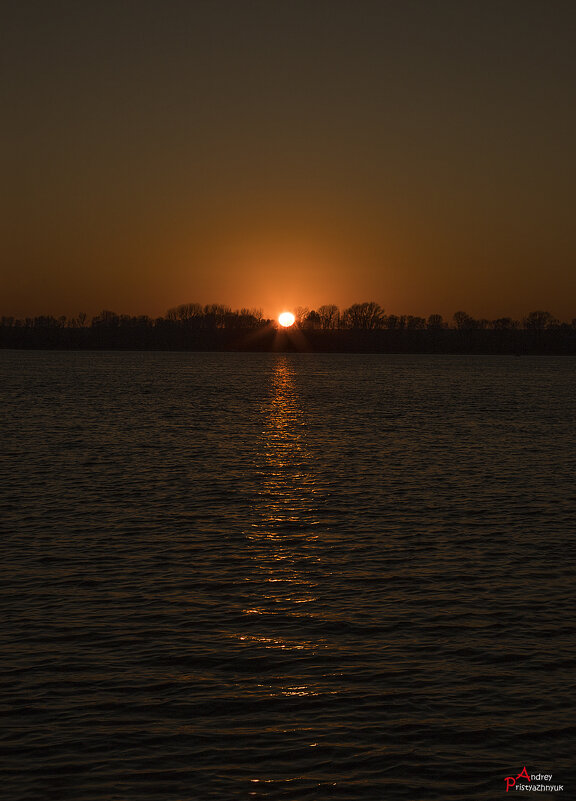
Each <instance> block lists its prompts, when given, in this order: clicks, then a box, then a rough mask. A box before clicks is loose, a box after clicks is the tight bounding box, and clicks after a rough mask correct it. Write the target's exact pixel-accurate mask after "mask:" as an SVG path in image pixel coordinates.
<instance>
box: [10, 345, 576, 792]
mask: <svg viewBox="0 0 576 801" xmlns="http://www.w3.org/2000/svg"><path fill="white" fill-rule="evenodd" d="M575 367H576V361H575V360H574V359H572V358H544V357H535V358H521V359H517V358H512V357H481V356H475V357H463V356H458V357H454V356H452V357H450V356H446V357H444V356H426V357H424V356H380V355H368V356H366V355H314V354H302V355H282V354H279V355H263V354H226V353H224V354H196V353H190V354H188V353H186V354H174V353H47V352H2V353H0V379H1V390H0V391H1V392H2V396H3V411H4V415H3V417H4V421H5V428H6V431H5V434H4V437H3V449H2V456H1V465H2V467H1V470H0V480H1V493H2V527H3V529H4V531H5V533H4V535H3V538H2V541H1V548H2V574H3V581H2V585H1V595H2V606H3V609H4V623H3V626H2V628H1V630H0V637H1V640H2V646H3V667H2V673H1V683H2V713H3V727H2V734H1V745H2V750H3V753H4V763H3V768H2V782H1V784H0V787H1V790H0V794H4V795H2V797H6V798H7V799H8V798H9V799H11V800H12V801H24V800H26V801H28V799H30V801H32V799H34V800H36V799H38V800H39V801H44V800H45V799H55V800H56V801H61V800H62V801H64V800H66V799H69V800H70V801H133V800H134V801H135V800H136V799H138V800H139V801H140V800H142V801H204V800H206V801H212V799H214V800H216V799H218V801H220V800H221V801H237V799H247V800H248V801H249V800H250V799H289V800H290V801H292V800H293V799H294V800H295V801H296V800H297V799H313V800H314V801H327V800H328V799H339V801H366V800H368V799H369V800H370V801H384V799H406V800H407V801H418V799H469V798H474V799H476V798H478V799H495V798H500V797H502V798H503V797H505V782H504V777H506V776H510V775H513V776H515V775H516V774H518V773H519V772H520V771H521V769H522V767H523V766H524V765H526V766H527V768H528V772H529V773H535V774H536V773H539V772H542V773H547V774H553V782H552V783H558V784H563V785H564V788H565V789H564V792H563V793H552V794H547V793H540V795H538V796H537V797H539V798H552V797H554V798H557V799H558V798H560V799H565V801H567V799H569V798H576V776H575V775H574V767H575V763H576V758H575V744H576V736H575V735H576V713H575V705H574V700H575V694H576V693H575V684H576V640H575V637H574V610H575V602H574V588H575V578H576V570H575V561H576V547H575V542H574V534H575V530H576V513H575V510H576V490H575V481H574V477H575V475H576V447H575V445H576V442H575V436H574V430H575V429H574V422H575V417H576V374H575ZM518 795H519V793H518V792H516V793H515V797H518ZM529 796H532V793H530V794H529ZM508 797H511V796H508Z"/></svg>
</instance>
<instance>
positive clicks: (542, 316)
mask: <svg viewBox="0 0 576 801" xmlns="http://www.w3.org/2000/svg"><path fill="white" fill-rule="evenodd" d="M523 322H524V328H526V330H527V331H544V330H545V329H546V328H548V327H549V326H551V325H553V324H554V323H555V322H557V321H556V320H555V318H554V317H553V316H552V315H551V314H550V312H547V311H533V312H530V314H528V315H527V316H526V317H525V318H524V320H523Z"/></svg>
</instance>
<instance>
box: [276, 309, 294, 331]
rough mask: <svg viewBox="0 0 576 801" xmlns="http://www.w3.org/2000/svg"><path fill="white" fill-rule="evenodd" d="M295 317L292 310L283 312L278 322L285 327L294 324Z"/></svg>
mask: <svg viewBox="0 0 576 801" xmlns="http://www.w3.org/2000/svg"><path fill="white" fill-rule="evenodd" d="M295 319H296V318H295V317H294V315H293V314H292V312H282V314H280V315H279V316H278V322H279V323H280V325H281V326H282V327H283V328H288V327H289V326H291V325H294V320H295Z"/></svg>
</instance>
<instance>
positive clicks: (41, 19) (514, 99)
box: [0, 0, 576, 321]
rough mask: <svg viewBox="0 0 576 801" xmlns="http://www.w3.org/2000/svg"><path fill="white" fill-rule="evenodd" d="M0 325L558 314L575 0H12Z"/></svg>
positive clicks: (566, 293) (568, 281)
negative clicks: (340, 312) (216, 308)
mask: <svg viewBox="0 0 576 801" xmlns="http://www.w3.org/2000/svg"><path fill="white" fill-rule="evenodd" d="M2 17H3V19H2V22H1V25H0V68H1V69H0V91H1V97H2V105H3V108H4V109H5V112H6V113H5V114H4V115H3V117H4V119H3V123H2V133H1V137H2V147H1V151H2V155H1V156H0V158H1V160H2V174H3V176H4V177H3V180H2V184H3V190H2V209H1V217H2V222H1V231H0V233H1V238H0V241H1V249H0V258H1V264H0V268H1V272H0V314H3V315H14V316H17V317H25V316H35V315H37V314H54V315H61V314H66V315H76V314H77V313H78V312H81V311H83V312H85V313H87V314H88V315H92V314H96V313H98V312H99V311H100V310H102V309H110V310H113V311H116V312H118V313H126V314H149V315H151V316H154V317H155V316H158V315H162V314H164V313H165V312H166V310H167V309H168V308H170V307H173V306H176V305H178V304H180V303H188V302H199V303H202V304H205V303H213V302H217V303H224V304H228V305H230V306H232V307H233V308H241V307H246V306H248V307H260V308H262V309H263V310H264V313H265V314H266V315H267V316H272V315H276V314H277V313H278V312H279V311H281V310H282V309H284V308H287V309H294V308H295V307H297V306H305V307H309V308H314V307H318V306H319V305H321V304H323V303H335V304H337V305H339V306H341V307H346V306H349V305H351V304H352V303H355V302H362V301H367V300H374V301H377V302H378V303H380V304H381V305H382V306H383V308H384V309H385V311H386V312H388V313H395V314H416V315H422V316H427V315H428V314H431V313H440V314H443V315H444V316H445V317H447V318H449V317H451V316H452V314H453V313H454V312H455V311H458V310H464V311H466V312H468V313H469V314H471V315H473V316H476V317H485V318H488V319H493V318H495V317H501V316H512V317H515V318H520V317H521V316H523V315H525V314H526V313H528V312H529V311H532V310H535V309H545V310H548V311H550V312H552V313H553V314H554V315H555V316H556V317H558V318H560V319H562V320H568V321H569V320H571V319H572V318H574V317H576V302H575V298H576V292H575V290H576V225H574V213H573V212H574V206H575V202H574V191H575V189H574V187H575V186H576V180H575V179H576V148H575V147H574V143H575V142H576V102H575V100H576V98H575V88H576V48H575V47H574V42H575V41H576V4H574V3H573V0H497V2H494V1H493V0H454V1H452V0H162V2H160V1H158V0H99V2H94V1H93V0H90V2H87V1H86V0H74V2H68V1H65V0H19V2H16V1H15V0H10V1H9V2H8V3H7V4H5V7H4V11H3V12H2Z"/></svg>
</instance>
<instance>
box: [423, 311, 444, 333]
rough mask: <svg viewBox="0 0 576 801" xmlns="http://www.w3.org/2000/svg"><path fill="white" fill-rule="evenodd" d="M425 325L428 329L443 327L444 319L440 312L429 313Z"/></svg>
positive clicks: (436, 329)
mask: <svg viewBox="0 0 576 801" xmlns="http://www.w3.org/2000/svg"><path fill="white" fill-rule="evenodd" d="M426 327H427V328H429V329H430V330H435V331H438V330H440V329H441V328H444V327H445V323H444V319H443V317H442V315H441V314H431V315H430V316H429V317H428V320H427V321H426Z"/></svg>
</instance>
